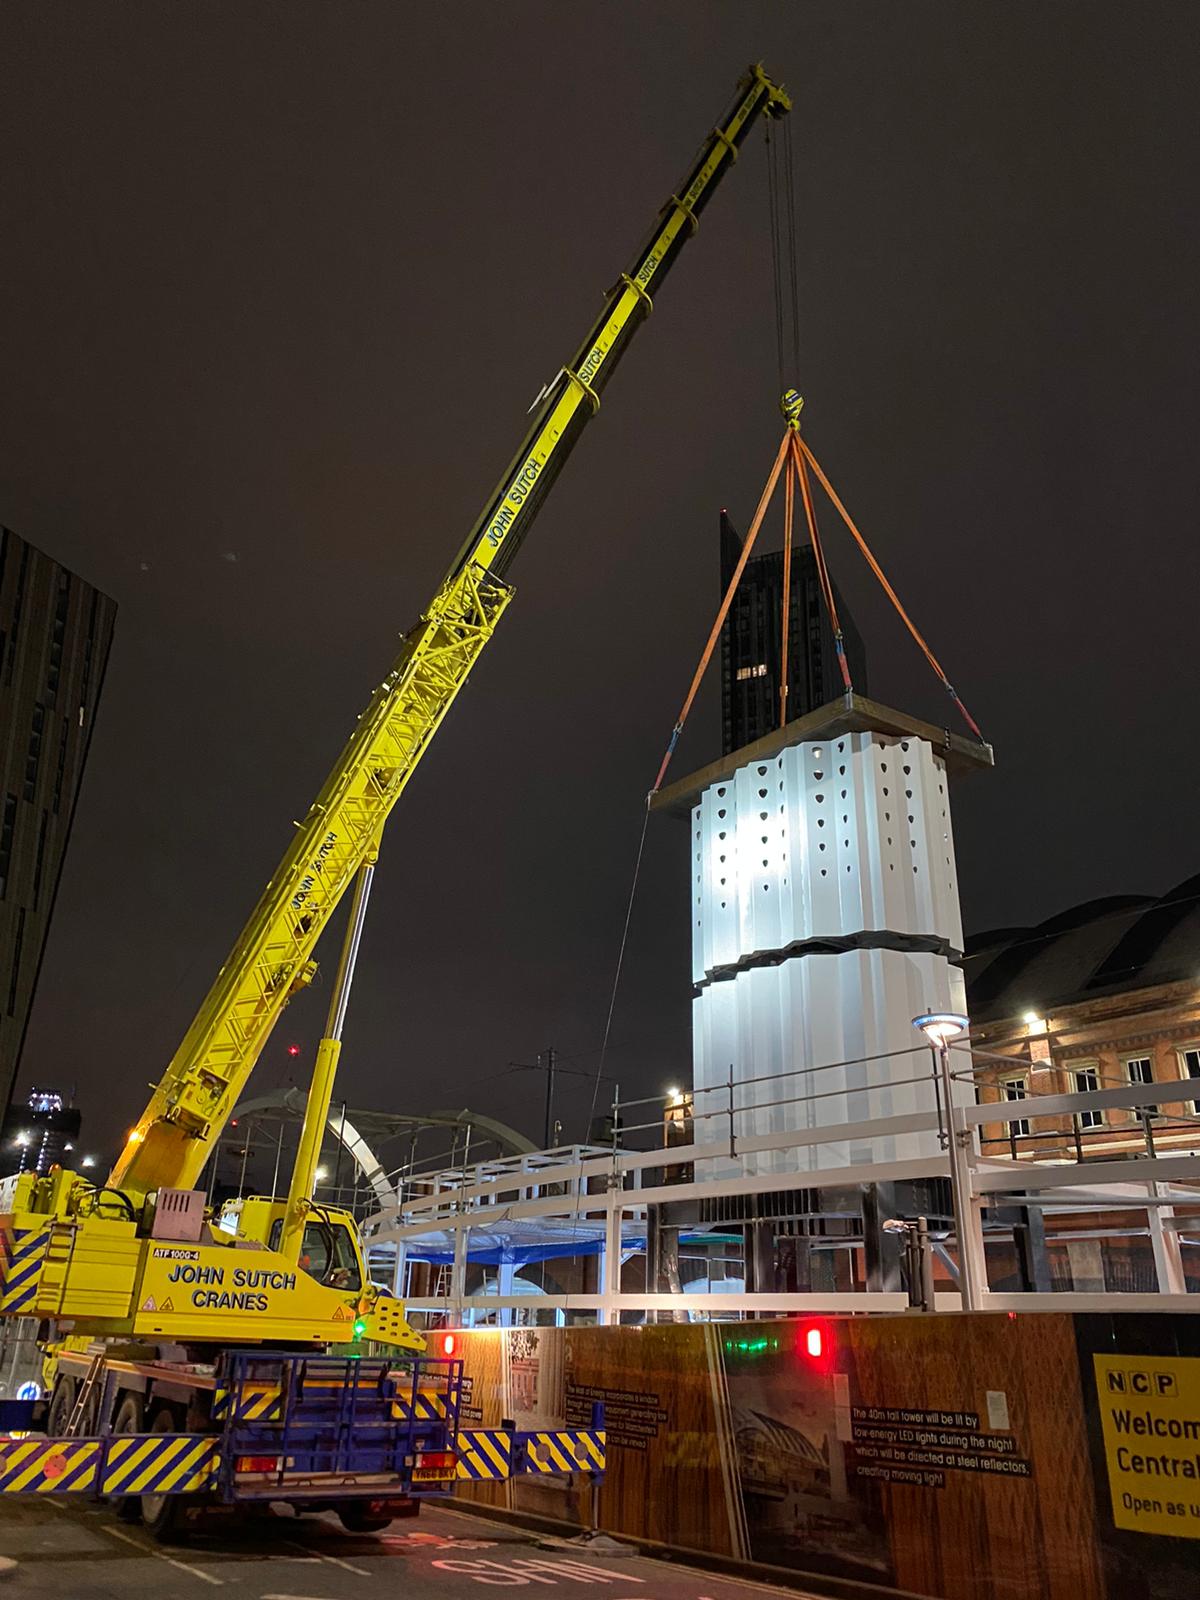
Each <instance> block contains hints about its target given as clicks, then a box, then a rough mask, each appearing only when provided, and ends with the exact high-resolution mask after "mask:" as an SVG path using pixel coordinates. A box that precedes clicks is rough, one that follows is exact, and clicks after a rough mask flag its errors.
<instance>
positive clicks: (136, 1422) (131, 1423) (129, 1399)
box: [108, 1394, 145, 1522]
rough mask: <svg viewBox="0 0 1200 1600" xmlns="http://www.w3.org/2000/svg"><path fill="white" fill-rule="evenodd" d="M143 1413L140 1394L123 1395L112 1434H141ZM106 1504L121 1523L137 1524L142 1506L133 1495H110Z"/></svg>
mask: <svg viewBox="0 0 1200 1600" xmlns="http://www.w3.org/2000/svg"><path fill="white" fill-rule="evenodd" d="M144 1415H145V1412H144V1408H143V1406H142V1397H141V1395H140V1394H124V1395H122V1396H121V1403H120V1405H119V1406H118V1407H117V1415H116V1419H115V1421H114V1422H113V1430H112V1431H113V1432H114V1433H141V1432H142V1422H143V1418H144ZM108 1503H109V1505H110V1506H111V1507H112V1509H113V1510H114V1511H115V1512H116V1514H117V1516H118V1517H120V1519H121V1521H122V1522H137V1521H138V1520H139V1518H140V1517H141V1514H142V1504H141V1501H140V1499H139V1498H138V1496H137V1495H135V1494H112V1495H109V1497H108Z"/></svg>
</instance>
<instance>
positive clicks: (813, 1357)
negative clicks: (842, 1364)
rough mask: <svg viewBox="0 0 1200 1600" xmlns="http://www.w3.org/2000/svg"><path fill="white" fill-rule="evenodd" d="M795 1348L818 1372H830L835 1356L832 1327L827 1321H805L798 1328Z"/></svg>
mask: <svg viewBox="0 0 1200 1600" xmlns="http://www.w3.org/2000/svg"><path fill="white" fill-rule="evenodd" d="M797 1349H798V1351H799V1353H800V1354H801V1355H802V1356H803V1357H804V1359H805V1361H807V1362H808V1363H809V1364H810V1365H811V1366H813V1367H815V1368H816V1369H817V1371H818V1372H832V1371H833V1365H834V1356H835V1353H836V1352H835V1340H834V1337H833V1328H832V1327H831V1326H830V1324H829V1323H828V1322H806V1323H804V1324H803V1325H802V1326H801V1327H800V1329H799V1330H798V1337H797Z"/></svg>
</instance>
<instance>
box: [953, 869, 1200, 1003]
mask: <svg viewBox="0 0 1200 1600" xmlns="http://www.w3.org/2000/svg"><path fill="white" fill-rule="evenodd" d="M962 965H963V971H964V973H965V975H966V980H967V1003H968V1009H969V1010H970V1013H971V1016H972V1018H973V1019H974V1020H975V1021H977V1022H988V1021H991V1020H994V1019H996V1018H999V1017H1009V1016H1019V1015H1020V1014H1021V1013H1022V1012H1025V1011H1037V1012H1039V1013H1044V1012H1046V1011H1052V1010H1053V1009H1054V1008H1055V1006H1063V1005H1067V1004H1069V1003H1071V1002H1074V1001H1080V1000H1087V999H1094V998H1097V997H1099V996H1101V995H1104V994H1115V993H1120V992H1122V991H1124V990H1128V989H1144V988H1151V987H1153V986H1154V985H1156V984H1162V983H1177V982H1180V981H1182V980H1184V979H1188V978H1200V875H1197V876H1196V877H1193V878H1185V879H1184V881H1183V882H1182V883H1180V884H1177V885H1176V886H1175V888H1173V889H1170V890H1168V892H1167V893H1166V894H1164V895H1160V896H1159V897H1157V898H1155V897H1154V896H1153V895H1109V896H1107V897H1106V898H1104V899H1101V900H1088V901H1086V902H1084V904H1082V905H1078V906H1072V907H1071V908H1070V909H1069V910H1067V911H1061V912H1059V913H1058V914H1057V915H1056V916H1053V917H1047V919H1046V920H1045V921H1044V922H1040V923H1037V924H1036V925H1035V926H1032V927H1028V928H996V929H992V930H991V931H989V932H987V933H980V934H975V935H973V936H972V937H971V938H970V939H968V940H967V948H966V953H965V954H964V956H963V963H962Z"/></svg>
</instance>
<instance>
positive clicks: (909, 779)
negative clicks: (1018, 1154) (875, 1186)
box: [680, 702, 990, 1176]
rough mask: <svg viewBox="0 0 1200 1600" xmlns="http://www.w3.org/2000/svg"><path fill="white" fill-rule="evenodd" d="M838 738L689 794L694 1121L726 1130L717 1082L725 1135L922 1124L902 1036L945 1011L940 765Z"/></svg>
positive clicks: (954, 922) (930, 750)
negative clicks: (915, 1119) (729, 1130)
mask: <svg viewBox="0 0 1200 1600" xmlns="http://www.w3.org/2000/svg"><path fill="white" fill-rule="evenodd" d="M860 704H861V702H860ZM879 709H880V710H882V709H883V708H879ZM813 720H814V719H812V718H806V719H804V723H809V724H811V723H812V722H813ZM857 720H858V723H859V725H858V726H857V727H856V728H855V727H850V728H846V729H845V730H844V731H835V732H834V733H833V734H832V737H821V738H814V739H803V741H802V742H799V743H792V744H788V745H786V746H784V747H782V748H779V745H780V744H781V743H782V737H781V736H775V738H774V739H772V740H762V741H759V744H758V745H756V746H750V747H747V750H746V751H745V752H743V754H745V755H747V756H752V755H753V754H754V752H756V751H760V752H764V753H762V754H760V756H759V759H750V760H747V761H746V762H745V763H744V764H743V765H740V766H737V767H736V768H734V769H733V770H731V771H729V772H728V773H727V774H726V775H723V776H721V777H720V778H718V779H717V780H716V781H713V782H710V783H707V784H705V785H704V786H703V787H702V788H701V789H700V791H699V802H698V804H696V805H695V806H694V807H693V810H692V813H691V832H692V851H691V854H692V875H691V877H692V919H691V920H692V977H693V981H694V982H695V984H696V985H697V990H698V992H697V997H696V1000H695V1006H694V1013H693V1024H694V1041H693V1053H694V1089H695V1111H696V1114H697V1117H698V1118H702V1117H703V1114H704V1113H705V1112H718V1111H719V1112H722V1113H727V1111H728V1108H729V1103H730V1087H729V1086H730V1084H732V1086H733V1104H734V1107H735V1112H734V1118H733V1126H734V1131H735V1132H736V1133H739V1134H766V1133H773V1132H783V1131H784V1130H795V1129H797V1128H809V1127H811V1128H816V1127H821V1126H829V1125H833V1124H836V1123H844V1122H849V1121H853V1122H859V1121H866V1120H868V1119H873V1118H881V1117H891V1116H900V1115H903V1114H905V1113H907V1112H912V1111H918V1110H930V1109H933V1108H934V1106H935V1090H934V1083H933V1078H932V1076H931V1062H930V1058H929V1052H928V1049H927V1048H926V1047H925V1046H924V1045H923V1044H922V1043H921V1041H920V1040H919V1039H918V1038H917V1037H916V1035H915V1034H914V1032H913V1028H912V1018H913V1017H914V1016H916V1015H917V1014H918V1013H920V1012H923V1011H931V1010H945V1011H956V1012H961V1011H962V1010H963V1009H964V993H963V981H962V975H961V972H960V971H959V969H958V968H957V967H956V966H955V965H954V964H953V958H955V957H957V956H958V955H959V954H960V952H961V950H962V920H961V915H960V911H959V903H958V882H957V874H956V871H955V864H954V842H953V835H952V830H951V826H950V801H949V785H948V779H947V771H946V750H947V748H948V747H947V746H941V747H939V748H935V746H934V743H933V741H932V740H931V739H929V738H922V737H918V736H916V735H914V734H908V735H902V734H899V733H895V732H889V731H886V723H887V719H886V718H885V719H884V721H885V728H884V729H880V728H873V727H864V726H862V721H863V719H862V718H859V719H857ZM893 720H897V719H893ZM898 720H900V721H901V722H904V721H908V720H909V719H898ZM792 726H793V728H795V730H796V732H797V733H800V732H801V730H802V728H803V726H804V724H803V723H802V724H793V725H792ZM791 731H792V729H788V730H785V732H789V733H790V732H791ZM928 731H929V732H930V734H933V733H934V730H933V729H930V730H928ZM956 743H958V741H956ZM771 745H774V746H775V748H773V749H771V750H770V753H769V754H767V753H765V747H769V746H771ZM737 759H738V757H737V755H735V756H734V757H731V758H730V762H734V761H736V760H737ZM987 761H988V764H990V752H988V756H987ZM981 764H982V762H981ZM700 777H701V779H703V777H704V775H703V774H701V775H700ZM680 787H682V786H680ZM694 793H695V790H694V789H693V794H694ZM871 1058H873V1059H871ZM835 1063H849V1064H848V1065H836V1066H835V1065H833V1064H835ZM824 1069H828V1070H824ZM914 1080H916V1081H914ZM723 1127H728V1118H727V1116H724V1117H722V1118H719V1119H718V1118H714V1119H713V1120H711V1121H706V1120H699V1121H698V1122H697V1129H696V1134H697V1138H698V1139H700V1140H707V1139H711V1138H719V1137H721V1132H722V1129H723ZM938 1149H939V1146H938V1142H937V1134H936V1132H927V1133H912V1132H897V1133H895V1134H890V1135H888V1136H886V1137H880V1138H873V1139H871V1140H870V1141H865V1142H860V1143H840V1144H826V1145H819V1146H814V1147H812V1148H811V1149H808V1150H805V1149H802V1150H800V1151H799V1152H797V1151H795V1150H791V1151H788V1152H786V1153H778V1154H775V1153H770V1152H768V1153H763V1154H761V1155H758V1156H756V1157H751V1158H749V1159H748V1161H747V1163H746V1164H745V1165H743V1167H742V1170H743V1171H746V1172H757V1173H759V1174H763V1175H766V1174H770V1173H774V1172H778V1173H779V1174H780V1175H781V1176H782V1175H784V1174H785V1173H795V1172H797V1171H804V1170H811V1169H812V1168H814V1167H817V1166H820V1167H831V1166H832V1167H836V1166H841V1165H849V1164H852V1163H853V1164H857V1163H859V1162H866V1161H872V1160H874V1161H895V1160H906V1159H911V1158H916V1157H922V1156H931V1155H936V1154H937V1153H938Z"/></svg>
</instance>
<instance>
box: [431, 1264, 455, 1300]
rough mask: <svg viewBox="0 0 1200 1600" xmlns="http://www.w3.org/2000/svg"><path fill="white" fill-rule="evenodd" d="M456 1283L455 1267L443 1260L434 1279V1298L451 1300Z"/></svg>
mask: <svg viewBox="0 0 1200 1600" xmlns="http://www.w3.org/2000/svg"><path fill="white" fill-rule="evenodd" d="M453 1285H454V1268H453V1267H451V1266H447V1265H446V1263H445V1262H442V1263H441V1264H440V1265H439V1267H438V1269H437V1273H436V1275H435V1276H434V1280H433V1291H432V1298H433V1299H434V1300H449V1298H450V1293H451V1290H452V1288H453Z"/></svg>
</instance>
